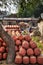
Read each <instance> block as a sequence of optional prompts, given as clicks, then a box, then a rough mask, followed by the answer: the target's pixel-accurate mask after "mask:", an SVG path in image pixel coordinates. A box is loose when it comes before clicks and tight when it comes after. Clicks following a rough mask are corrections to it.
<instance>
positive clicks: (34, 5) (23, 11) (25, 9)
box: [17, 0, 43, 17]
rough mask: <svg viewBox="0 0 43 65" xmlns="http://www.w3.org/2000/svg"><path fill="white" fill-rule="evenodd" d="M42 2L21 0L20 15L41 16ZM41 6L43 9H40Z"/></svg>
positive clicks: (38, 0)
mask: <svg viewBox="0 0 43 65" xmlns="http://www.w3.org/2000/svg"><path fill="white" fill-rule="evenodd" d="M42 7H43V6H42V4H41V1H40V0H27V2H26V0H20V1H19V9H18V14H17V16H18V17H32V16H35V17H39V16H40V14H41V12H42V10H43V9H42ZM40 8H41V9H40Z"/></svg>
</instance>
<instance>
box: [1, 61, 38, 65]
mask: <svg viewBox="0 0 43 65" xmlns="http://www.w3.org/2000/svg"><path fill="white" fill-rule="evenodd" d="M0 65H17V64H14V63H12V64H6V61H0ZM18 65H24V64H18ZM28 65H39V64H28Z"/></svg>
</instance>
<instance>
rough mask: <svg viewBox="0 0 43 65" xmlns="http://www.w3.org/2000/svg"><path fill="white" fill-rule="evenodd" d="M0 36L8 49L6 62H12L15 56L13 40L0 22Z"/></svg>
mask: <svg viewBox="0 0 43 65" xmlns="http://www.w3.org/2000/svg"><path fill="white" fill-rule="evenodd" d="M0 37H1V38H2V39H3V40H4V42H6V44H7V45H8V48H9V51H8V57H7V63H10V64H11V63H13V61H14V58H15V42H14V40H13V39H12V38H11V36H10V35H8V33H7V32H5V31H4V29H3V27H2V25H1V24H0Z"/></svg>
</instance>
